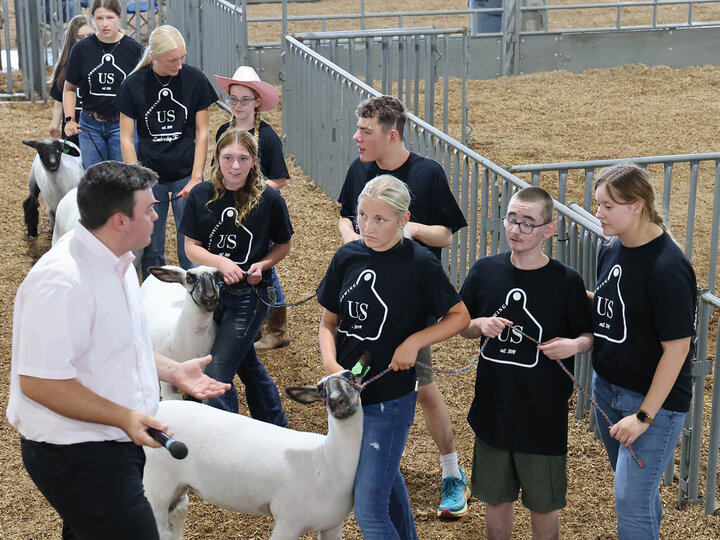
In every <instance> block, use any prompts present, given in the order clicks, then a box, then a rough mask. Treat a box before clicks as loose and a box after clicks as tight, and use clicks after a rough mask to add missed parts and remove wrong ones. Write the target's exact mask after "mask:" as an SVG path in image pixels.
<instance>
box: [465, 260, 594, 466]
mask: <svg viewBox="0 0 720 540" xmlns="http://www.w3.org/2000/svg"><path fill="white" fill-rule="evenodd" d="M460 295H461V296H462V299H463V301H464V302H465V305H466V306H467V308H468V311H469V312H470V317H472V318H473V319H475V318H477V317H493V316H495V317H504V318H506V319H509V320H511V321H512V322H513V324H514V325H516V326H518V327H519V328H521V329H522V331H523V332H524V333H525V334H527V335H528V336H530V337H532V338H533V339H536V340H537V341H539V342H540V343H543V342H545V341H548V340H549V339H552V338H554V337H566V338H572V339H574V338H576V337H578V336H579V335H580V334H583V333H591V332H592V321H591V316H590V302H589V301H588V299H587V294H586V292H585V286H584V284H583V281H582V278H581V277H580V275H579V274H578V273H577V272H576V271H575V270H573V269H572V268H570V267H568V266H565V265H564V264H562V263H560V262H558V261H556V260H554V259H550V260H549V261H548V263H547V264H546V265H545V266H543V267H542V268H538V269H536V270H520V269H519V268H516V267H515V266H513V264H512V263H511V262H510V252H506V253H501V254H498V255H491V256H488V257H483V258H482V259H479V260H478V261H477V262H476V263H475V264H474V265H473V266H472V268H471V269H470V272H469V273H468V276H467V278H465V283H463V286H462V290H461V291H460ZM481 339H482V340H483V341H484V338H481ZM563 364H565V366H566V367H567V368H568V369H570V370H572V369H573V364H574V358H568V359H566V360H563ZM572 386H573V385H572V381H571V380H570V378H569V377H568V376H567V375H566V374H565V372H564V371H563V370H562V369H561V368H560V366H558V365H557V363H556V362H554V361H553V360H550V359H549V358H548V357H547V356H545V355H544V354H543V353H542V352H540V350H539V349H538V348H537V345H536V344H535V343H534V342H533V341H531V340H529V339H527V338H526V337H524V336H523V335H522V334H520V333H519V332H518V331H516V330H514V329H512V328H509V327H506V328H505V330H504V331H503V332H502V333H501V334H500V335H499V336H498V337H497V338H495V339H491V340H490V341H489V342H488V344H487V346H486V347H485V349H484V351H483V355H482V357H481V359H480V360H479V361H478V366H477V377H476V379H475V397H474V398H473V402H472V405H471V407H470V412H469V414H468V422H469V423H470V426H471V427H472V428H473V431H474V432H475V434H476V435H477V436H478V437H480V438H481V439H482V440H483V441H485V442H486V443H487V444H489V445H491V446H493V447H495V448H503V449H505V450H511V451H513V452H526V453H530V454H544V455H562V454H565V453H566V452H567V425H568V420H567V418H568V398H569V397H570V394H571V393H572Z"/></svg>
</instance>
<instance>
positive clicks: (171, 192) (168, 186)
mask: <svg viewBox="0 0 720 540" xmlns="http://www.w3.org/2000/svg"><path fill="white" fill-rule="evenodd" d="M189 181H190V177H189V176H188V177H186V178H181V179H180V180H174V181H172V182H158V183H157V184H155V185H154V186H153V188H152V192H153V197H155V199H156V200H158V201H160V202H159V203H158V204H156V205H155V213H157V215H158V218H157V221H155V225H154V228H153V233H152V236H151V237H150V244H149V245H148V246H147V247H146V248H145V251H143V256H142V263H141V266H142V276H143V279H145V278H146V277H147V276H148V268H150V267H151V266H163V265H164V264H165V228H166V227H165V224H166V223H167V215H168V207H169V206H170V204H172V209H173V215H174V216H175V230H176V231H177V254H178V261H180V266H181V267H183V268H184V269H185V270H189V269H190V268H195V265H194V264H193V263H192V262H191V261H190V259H188V258H187V255H185V236H184V235H182V234H180V223H181V222H182V218H183V212H184V211H185V199H183V198H182V197H178V198H177V199H176V198H175V196H176V195H177V194H178V193H180V192H181V191H182V190H183V188H184V187H185V186H186V185H187V183H188V182H189ZM169 197H172V201H171V202H162V201H167V200H168V198H169Z"/></svg>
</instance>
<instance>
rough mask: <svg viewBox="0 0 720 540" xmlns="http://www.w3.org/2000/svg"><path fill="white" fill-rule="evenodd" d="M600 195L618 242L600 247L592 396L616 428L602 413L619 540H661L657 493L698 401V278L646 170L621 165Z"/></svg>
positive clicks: (608, 229) (600, 184) (607, 174)
mask: <svg viewBox="0 0 720 540" xmlns="http://www.w3.org/2000/svg"><path fill="white" fill-rule="evenodd" d="M594 188H595V199H596V200H597V205H598V208H597V213H596V216H597V218H598V219H599V220H600V222H601V224H602V228H603V232H604V233H605V234H606V235H607V236H614V237H617V240H619V241H616V242H611V243H609V244H607V245H605V246H603V247H602V248H601V249H600V254H599V256H598V269H597V286H596V288H595V292H594V295H593V328H594V333H595V346H594V349H593V368H594V369H595V374H594V376H593V392H594V396H595V399H596V401H597V403H598V405H599V406H600V407H601V408H602V409H603V410H604V411H605V412H606V413H607V414H608V416H609V418H610V421H611V422H612V423H613V427H612V428H610V427H609V426H608V423H607V421H606V420H605V419H604V417H603V416H602V415H601V414H598V413H597V411H596V415H595V416H596V419H597V423H598V426H599V429H600V434H601V436H602V440H603V444H604V445H605V449H606V450H607V453H608V457H609V459H610V465H611V466H612V468H613V470H614V471H615V511H616V514H617V528H618V537H619V538H620V540H625V539H633V538H647V539H652V538H659V534H660V533H659V529H660V520H661V519H662V506H661V503H660V494H659V491H658V486H659V484H660V478H661V476H662V473H663V471H664V470H665V468H666V466H667V464H668V463H669V461H670V459H672V456H673V449H674V448H675V445H676V443H677V440H678V437H679V435H680V431H681V429H682V426H683V422H684V420H685V415H686V413H687V411H688V410H689V408H690V398H691V395H692V393H691V377H690V359H691V357H692V356H693V344H692V340H693V337H694V336H695V317H696V310H697V297H696V284H695V273H694V271H693V268H692V266H691V265H690V262H689V261H688V260H687V258H686V257H685V255H684V254H683V253H682V251H681V250H680V248H679V247H678V246H677V244H676V243H675V242H674V241H673V239H672V237H671V236H670V234H669V233H668V231H667V228H666V226H665V224H664V223H663V219H662V217H661V216H660V215H659V214H658V212H657V210H656V208H655V191H654V189H653V186H652V183H651V181H650V177H649V176H648V174H647V172H646V171H644V170H643V169H641V168H639V167H637V166H635V165H631V164H618V165H615V166H613V167H611V168H609V169H606V170H604V171H602V172H601V174H600V176H599V177H598V178H597V180H596V181H595V186H594ZM630 445H632V446H633V449H634V450H635V452H636V453H637V455H638V456H639V458H640V459H641V460H642V462H643V464H644V468H642V469H641V468H640V467H639V466H638V465H637V464H636V463H635V461H634V459H633V457H632V456H631V454H630V451H629V450H628V447H629V446H630Z"/></svg>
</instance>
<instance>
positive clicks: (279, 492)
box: [143, 371, 363, 540]
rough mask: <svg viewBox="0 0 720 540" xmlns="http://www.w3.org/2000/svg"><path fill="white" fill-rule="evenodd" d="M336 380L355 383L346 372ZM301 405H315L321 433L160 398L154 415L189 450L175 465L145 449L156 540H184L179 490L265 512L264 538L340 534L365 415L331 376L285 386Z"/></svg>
mask: <svg viewBox="0 0 720 540" xmlns="http://www.w3.org/2000/svg"><path fill="white" fill-rule="evenodd" d="M341 375H342V376H343V377H345V378H347V379H348V380H354V378H353V376H352V374H351V373H350V372H349V371H345V372H342V373H341ZM286 391H287V393H288V395H290V397H292V398H293V399H295V400H298V401H301V402H303V403H312V402H316V401H322V400H323V398H325V402H326V406H327V410H328V413H329V414H328V434H327V435H320V434H317V433H307V432H301V431H293V430H290V429H286V428H281V427H278V426H275V425H272V424H267V423H264V422H260V421H258V420H253V419H251V418H248V417H246V416H241V415H238V414H234V413H229V412H225V411H221V410H219V409H214V408H212V407H209V406H207V405H203V404H200V403H194V402H187V401H163V402H161V403H160V409H159V410H158V413H157V418H158V419H159V420H161V421H162V422H164V423H166V424H167V425H168V426H170V429H171V430H172V431H174V433H175V438H176V439H177V440H179V441H182V442H184V443H185V444H186V445H187V447H188V455H187V457H186V458H185V459H183V460H176V459H173V458H172V457H171V456H170V453H169V452H168V451H167V450H165V449H162V448H160V449H150V448H146V449H145V454H146V456H147V462H146V464H145V473H144V480H143V482H144V485H145V493H146V495H147V497H148V500H149V501H150V504H151V505H152V508H153V512H154V514H155V519H156V521H157V524H158V530H159V532H160V538H161V539H162V540H169V539H171V538H172V539H179V538H182V530H183V522H184V518H185V513H186V512H187V490H188V489H192V490H193V491H194V492H196V493H197V494H198V495H199V496H200V497H202V498H203V499H205V500H206V501H209V502H211V503H212V504H215V505H217V506H219V507H221V508H225V509H228V510H233V511H236V512H245V513H249V514H260V515H267V516H272V517H273V518H274V519H275V528H274V529H273V534H272V536H271V539H272V540H290V539H293V540H294V539H296V538H298V537H300V536H301V535H302V534H304V533H306V532H310V531H319V532H320V536H319V538H320V539H322V540H338V539H340V538H342V524H343V521H344V520H345V518H346V517H347V515H348V514H349V513H350V510H351V509H352V505H353V498H352V490H353V482H354V479H355V471H356V469H357V464H358V459H359V456H360V442H361V440H362V426H363V414H362V407H361V405H360V400H359V396H358V393H357V390H356V389H355V387H354V386H353V385H352V384H350V383H348V382H347V381H346V380H343V379H341V378H339V377H335V376H330V377H326V378H324V379H322V380H321V381H320V382H319V383H318V385H317V386H306V387H295V388H287V389H286Z"/></svg>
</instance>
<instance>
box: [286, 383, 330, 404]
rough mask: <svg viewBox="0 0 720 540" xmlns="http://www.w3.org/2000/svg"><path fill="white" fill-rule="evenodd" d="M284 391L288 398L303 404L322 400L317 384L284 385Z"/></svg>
mask: <svg viewBox="0 0 720 540" xmlns="http://www.w3.org/2000/svg"><path fill="white" fill-rule="evenodd" d="M285 393H286V394H287V395H288V396H289V397H290V399H293V400H295V401H297V402H298V403H304V404H305V405H309V404H310V403H316V402H318V401H322V400H323V398H322V396H321V395H320V391H319V390H318V388H317V386H286V387H285Z"/></svg>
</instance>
